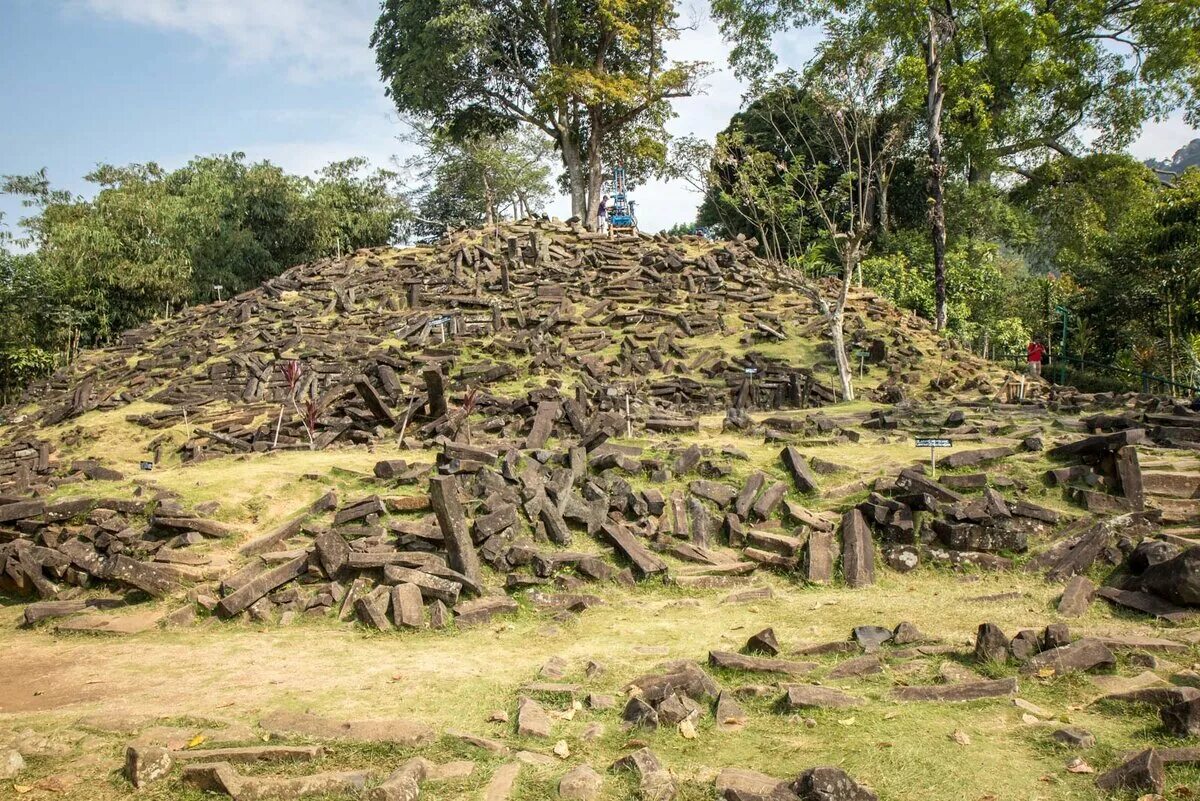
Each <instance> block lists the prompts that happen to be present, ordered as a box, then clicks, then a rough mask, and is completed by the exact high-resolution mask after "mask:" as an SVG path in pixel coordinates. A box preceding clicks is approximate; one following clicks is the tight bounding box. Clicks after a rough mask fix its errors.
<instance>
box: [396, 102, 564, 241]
mask: <svg viewBox="0 0 1200 801" xmlns="http://www.w3.org/2000/svg"><path fill="white" fill-rule="evenodd" d="M411 139H412V141H413V142H414V143H416V144H418V145H420V146H421V153H420V154H419V155H417V156H414V157H413V158H411V159H409V160H408V162H406V165H405V166H406V167H407V168H408V170H409V171H410V172H411V173H412V174H413V176H414V178H415V180H416V181H417V183H418V186H417V187H416V189H415V190H414V201H415V203H416V207H417V220H416V226H415V229H416V231H417V233H419V234H421V235H423V236H426V237H437V236H440V235H441V234H442V233H443V232H444V231H445V230H446V229H447V228H450V227H457V226H472V227H477V226H480V225H483V224H485V223H487V222H489V221H496V220H499V219H500V217H501V216H502V215H504V214H506V213H507V214H509V215H511V216H512V218H513V219H520V218H522V217H524V216H526V215H528V214H531V213H535V212H537V211H539V210H540V209H541V207H542V205H543V204H544V203H545V202H546V201H547V200H548V199H549V197H550V192H551V187H550V168H549V166H548V162H549V159H550V147H549V144H548V143H547V141H546V140H545V139H544V138H543V137H539V136H537V135H536V134H533V133H530V132H522V131H506V132H505V133H502V134H496V135H490V136H480V137H476V138H474V139H467V140H456V139H454V138H453V137H451V136H449V135H448V134H447V133H446V132H444V131H439V130H435V129H430V128H426V127H419V126H418V127H416V128H415V129H414V135H413V136H412V137H411Z"/></svg>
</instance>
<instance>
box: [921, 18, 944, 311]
mask: <svg viewBox="0 0 1200 801" xmlns="http://www.w3.org/2000/svg"><path fill="white" fill-rule="evenodd" d="M938 36H939V34H938V23H937V19H936V15H935V13H934V12H933V11H932V10H931V11H930V12H929V47H928V49H927V50H926V53H925V77H926V79H927V81H928V84H929V87H928V94H927V96H926V100H925V117H926V127H927V128H928V129H929V200H930V204H929V233H930V237H931V238H932V240H933V280H934V307H935V309H936V315H935V318H936V319H935V320H934V325H935V327H936V328H937V330H939V331H941V330H943V329H945V327H946V205H945V197H944V194H943V190H942V185H943V182H944V181H945V177H946V164H945V161H944V159H943V158H942V103H943V101H944V100H945V97H946V90H945V87H943V86H942V57H941V53H940V52H939V51H938Z"/></svg>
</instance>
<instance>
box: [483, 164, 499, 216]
mask: <svg viewBox="0 0 1200 801" xmlns="http://www.w3.org/2000/svg"><path fill="white" fill-rule="evenodd" d="M483 206H484V208H483V225H484V227H485V228H491V227H492V226H493V225H495V224H496V197H495V193H494V192H492V184H491V181H489V180H488V177H487V173H486V172H484V173H483Z"/></svg>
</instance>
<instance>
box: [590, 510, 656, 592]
mask: <svg viewBox="0 0 1200 801" xmlns="http://www.w3.org/2000/svg"><path fill="white" fill-rule="evenodd" d="M601 530H602V531H603V532H604V534H605V535H606V536H607V537H608V539H609V540H610V541H611V542H612V544H613V545H614V546H616V548H617V550H619V551H620V552H621V553H623V554H624V555H625V557H626V558H627V559H629V561H631V562H633V566H634V568H635V569H636V570H637V572H638V574H639V575H640V576H641V577H642V578H646V577H648V576H653V575H657V574H660V573H662V574H665V573H666V572H667V563H666V562H664V561H663V560H662V559H661V558H659V557H658V555H657V554H654V553H652V552H651V551H650V549H649V548H647V547H646V546H645V545H643V544H642V541H641V540H639V539H638V538H637V536H636V535H635V534H634V533H633V532H631V531H629V529H627V528H625V527H624V526H622V525H621V524H619V523H605V524H604V526H603V528H602V529H601Z"/></svg>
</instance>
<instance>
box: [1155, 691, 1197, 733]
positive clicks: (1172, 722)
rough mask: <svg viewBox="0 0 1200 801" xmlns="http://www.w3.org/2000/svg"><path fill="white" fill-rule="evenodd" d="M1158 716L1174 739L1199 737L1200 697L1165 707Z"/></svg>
mask: <svg viewBox="0 0 1200 801" xmlns="http://www.w3.org/2000/svg"><path fill="white" fill-rule="evenodd" d="M1185 689H1192V688H1190V687H1188V688H1185ZM1159 716H1160V717H1161V718H1162V722H1163V727H1164V728H1165V729H1166V730H1167V731H1169V732H1171V734H1174V735H1175V736H1176V737H1200V697H1197V698H1192V699H1191V700H1189V701H1180V702H1179V703H1176V704H1171V705H1170V706H1165V707H1163V708H1162V709H1161V710H1159Z"/></svg>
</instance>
